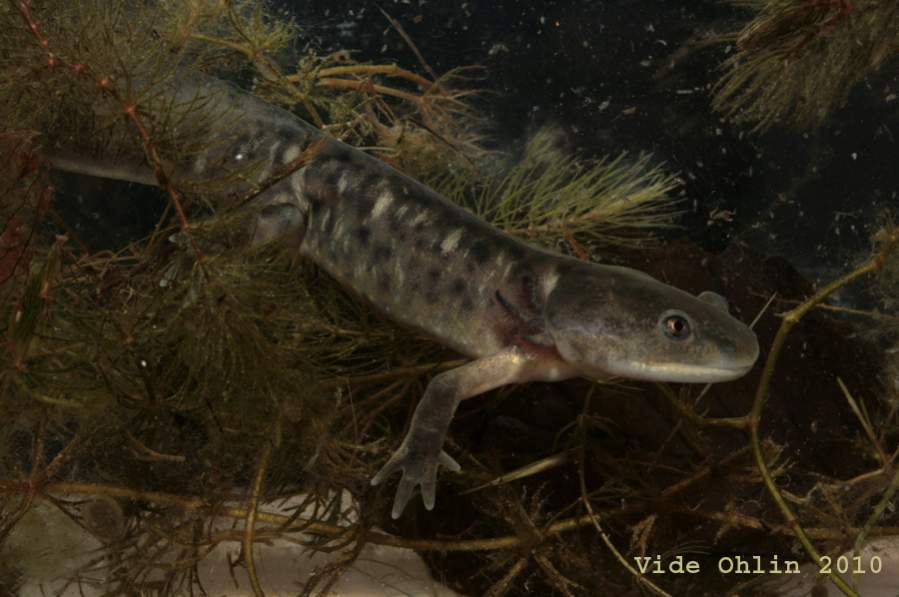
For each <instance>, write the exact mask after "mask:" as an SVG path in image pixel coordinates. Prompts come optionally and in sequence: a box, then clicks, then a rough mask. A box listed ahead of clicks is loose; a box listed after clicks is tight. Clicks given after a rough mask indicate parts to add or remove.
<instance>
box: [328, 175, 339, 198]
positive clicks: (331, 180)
mask: <svg viewBox="0 0 899 597" xmlns="http://www.w3.org/2000/svg"><path fill="white" fill-rule="evenodd" d="M339 183H340V173H338V172H328V173H327V174H326V175H325V185H326V186H328V187H331V189H333V192H334V194H335V195H336V194H337V185H338V184H339Z"/></svg>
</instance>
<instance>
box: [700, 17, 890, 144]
mask: <svg viewBox="0 0 899 597" xmlns="http://www.w3.org/2000/svg"><path fill="white" fill-rule="evenodd" d="M733 4H735V5H737V6H739V7H742V8H746V9H747V10H748V11H750V12H751V13H752V18H751V20H750V21H749V22H748V24H747V25H746V26H745V27H743V29H742V30H740V31H736V32H733V33H729V34H727V35H724V36H721V38H720V41H721V42H722V43H727V44H729V45H730V46H731V47H732V48H733V52H732V53H731V55H730V56H729V57H728V58H727V59H726V60H725V61H724V64H723V66H722V67H723V70H724V74H723V75H722V77H721V79H720V81H719V82H718V83H717V85H716V87H715V97H714V107H715V109H716V110H719V111H720V112H722V113H723V114H725V115H726V116H727V117H729V118H731V119H733V120H735V121H738V122H745V123H748V124H751V125H752V126H753V128H754V129H755V130H765V129H768V128H770V127H771V126H772V125H774V124H776V123H780V124H790V125H795V126H797V127H810V126H815V125H818V124H821V123H822V122H823V121H824V119H825V118H827V116H828V115H829V114H830V113H831V112H832V111H833V110H834V109H835V108H837V107H839V106H840V105H842V104H843V102H844V101H845V100H846V98H847V97H848V95H849V93H850V92H851V91H852V89H853V88H854V87H855V85H856V84H858V83H859V82H860V81H861V80H862V79H863V78H864V77H866V76H867V75H869V74H870V73H872V72H874V71H876V70H877V69H879V68H880V67H882V66H884V65H886V64H889V63H890V62H891V61H894V60H895V57H896V54H897V52H899V39H897V36H896V31H897V29H899V7H897V6H896V3H895V2H892V1H890V0H737V1H735V2H733Z"/></svg>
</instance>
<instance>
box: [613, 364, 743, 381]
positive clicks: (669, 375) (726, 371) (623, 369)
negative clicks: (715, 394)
mask: <svg viewBox="0 0 899 597" xmlns="http://www.w3.org/2000/svg"><path fill="white" fill-rule="evenodd" d="M753 364H754V362H753V363H749V364H738V363H734V364H733V365H715V366H711V365H685V364H683V363H654V364H642V365H635V364H632V363H626V364H622V365H619V366H616V365H614V364H611V366H609V367H608V371H607V372H608V373H611V374H612V375H616V376H621V377H626V378H628V379H636V380H641V381H667V382H673V383H720V382H724V381H733V380H735V379H739V378H740V377H743V376H744V375H746V374H747V373H749V371H750V370H751V369H752V367H753Z"/></svg>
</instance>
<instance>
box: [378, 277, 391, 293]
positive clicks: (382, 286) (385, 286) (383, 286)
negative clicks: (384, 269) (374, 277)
mask: <svg viewBox="0 0 899 597" xmlns="http://www.w3.org/2000/svg"><path fill="white" fill-rule="evenodd" d="M390 282H391V280H390V276H389V275H388V274H384V273H382V274H381V275H379V276H378V289H379V290H380V291H381V292H387V291H389V290H390Z"/></svg>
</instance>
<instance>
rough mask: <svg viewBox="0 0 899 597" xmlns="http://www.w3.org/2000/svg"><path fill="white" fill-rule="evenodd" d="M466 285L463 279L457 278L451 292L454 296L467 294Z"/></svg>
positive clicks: (451, 286) (452, 284) (453, 282)
mask: <svg viewBox="0 0 899 597" xmlns="http://www.w3.org/2000/svg"><path fill="white" fill-rule="evenodd" d="M465 288H466V284H465V280H463V279H462V278H456V279H454V280H453V281H452V283H451V284H450V292H452V293H453V294H457V295H458V294H462V293H463V292H465Z"/></svg>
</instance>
